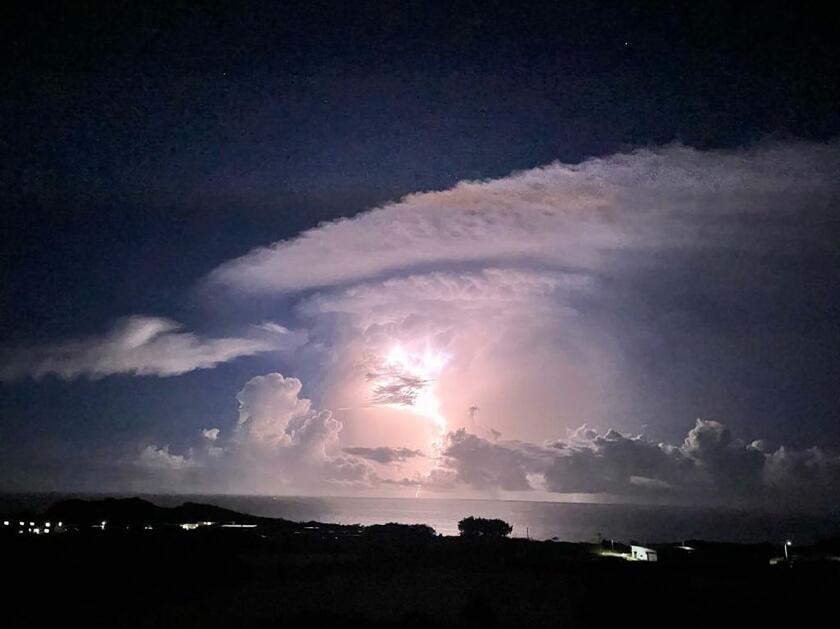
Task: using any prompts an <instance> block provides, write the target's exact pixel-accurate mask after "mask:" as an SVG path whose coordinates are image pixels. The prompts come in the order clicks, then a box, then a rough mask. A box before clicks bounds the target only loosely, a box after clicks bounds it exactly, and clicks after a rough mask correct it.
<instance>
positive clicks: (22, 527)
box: [3, 520, 64, 535]
mask: <svg viewBox="0 0 840 629" xmlns="http://www.w3.org/2000/svg"><path fill="white" fill-rule="evenodd" d="M11 525H12V523H11V521H9V520H3V526H11ZM63 525H64V523H63V522H59V523H58V524H57V526H56V527H53V525H52V522H44V523H43V525H36V523H35V522H27V521H25V520H19V521H18V533H32V534H34V535H42V534H47V533H50V532H53V531H55V530H56V529H59V528H61V527H62V526H63Z"/></svg>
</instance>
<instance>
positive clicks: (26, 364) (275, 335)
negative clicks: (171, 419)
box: [0, 316, 302, 381]
mask: <svg viewBox="0 0 840 629" xmlns="http://www.w3.org/2000/svg"><path fill="white" fill-rule="evenodd" d="M301 341H302V338H301V336H300V335H299V334H293V333H289V332H288V331H287V330H285V328H283V331H282V332H280V331H277V330H265V329H263V330H260V331H258V333H254V334H251V335H250V336H247V337H223V338H204V337H201V336H198V335H196V334H194V333H192V332H186V331H183V330H182V328H181V326H180V325H179V324H178V323H176V322H175V321H172V320H171V319H165V318H161V317H147V316H131V317H126V318H124V319H120V320H119V321H117V322H116V323H115V324H114V325H113V326H112V327H111V329H110V330H109V331H108V332H107V333H105V334H103V335H100V336H90V337H86V338H82V339H76V340H71V341H65V342H63V343H55V344H49V345H36V346H30V347H19V348H16V349H12V350H8V351H7V352H5V355H4V356H3V358H2V362H0V380H3V381H10V380H17V379H20V378H25V377H32V378H36V379H37V378H42V377H44V376H47V375H54V376H57V377H59V378H62V379H65V380H71V379H74V378H79V377H88V378H94V379H95V378H102V377H105V376H110V375H114V374H132V375H138V376H175V375H179V374H182V373H186V372H188V371H193V370H195V369H208V368H211V367H215V366H216V365H218V364H220V363H225V362H228V361H231V360H234V359H236V358H239V357H241V356H253V355H255V354H259V353H263V352H269V351H276V350H279V349H284V348H289V347H294V346H295V344H299V343H300V342H301Z"/></svg>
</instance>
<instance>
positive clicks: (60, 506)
mask: <svg viewBox="0 0 840 629" xmlns="http://www.w3.org/2000/svg"><path fill="white" fill-rule="evenodd" d="M44 515H45V516H46V517H48V518H50V519H53V520H60V521H63V522H66V523H68V524H75V525H93V524H98V523H100V522H102V521H106V522H108V523H109V524H125V525H141V524H185V523H189V522H214V523H236V524H272V525H274V526H278V525H283V524H285V525H288V526H290V527H291V526H296V525H295V523H293V522H289V521H287V520H279V519H272V518H261V517H258V516H254V515H248V514H245V513H238V512H236V511H232V510H230V509H224V508H222V507H216V506H214V505H205V504H198V503H195V502H186V503H184V504H182V505H180V506H177V507H172V508H169V507H160V506H158V505H156V504H153V503H151V502H149V501H148V500H143V499H142V498H104V499H102V500H81V499H72V500H64V501H61V502H58V503H56V504H54V505H52V506H51V507H50V508H49V509H47V511H46V512H45V514H44Z"/></svg>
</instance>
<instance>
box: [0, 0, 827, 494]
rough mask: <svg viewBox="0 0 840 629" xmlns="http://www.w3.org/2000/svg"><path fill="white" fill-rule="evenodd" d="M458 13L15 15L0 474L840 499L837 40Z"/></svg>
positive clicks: (791, 22)
mask: <svg viewBox="0 0 840 629" xmlns="http://www.w3.org/2000/svg"><path fill="white" fill-rule="evenodd" d="M454 4H455V3H436V2H400V3H384V2H379V3H377V2H352V3H334V2H319V1H311V2H305V3H303V2H301V3H295V2H290V3H239V2H214V3H207V4H201V3H180V2H167V3H130V2H108V3H96V2H84V3H82V2H79V3H69V4H68V5H67V6H55V5H54V3H53V4H47V3H44V4H40V3H32V2H27V3H18V4H17V5H16V6H15V5H8V6H4V8H3V9H2V14H0V47H2V59H3V63H2V64H0V92H2V99H0V206H1V207H2V211H0V229H1V230H2V234H3V238H2V240H0V348H2V354H1V355H0V358H1V359H2V360H0V489H9V490H68V489H85V490H96V491H111V490H118V491H128V490H134V489H142V490H151V491H157V490H165V491H169V490H172V491H179V490H197V491H239V492H252V491H253V492H271V493H274V492H276V493H287V492H321V493H344V492H352V491H360V492H365V493H368V494H383V493H388V492H392V493H394V492H396V493H399V492H403V491H404V492H407V493H406V495H414V493H415V492H416V491H417V489H418V488H420V487H422V488H423V489H424V491H429V492H435V491H439V492H443V493H445V492H448V493H445V495H493V496H498V495H508V494H506V493H504V492H511V493H510V495H514V494H515V495H517V496H534V497H540V498H545V497H546V496H548V497H551V496H557V495H565V494H577V493H595V494H599V493H603V494H617V495H626V496H628V497H629V498H632V499H640V500H642V499H653V498H651V497H652V496H654V497H655V499H657V500H666V501H667V500H674V501H680V500H686V499H688V498H687V497H691V496H697V495H700V496H702V497H703V499H706V500H709V501H710V502H717V501H730V502H734V503H737V504H746V503H747V500H748V497H750V496H751V497H755V495H756V494H757V493H758V494H761V496H762V499H764V500H766V501H768V502H771V503H772V504H775V505H778V504H782V505H789V506H790V507H791V508H794V507H798V506H801V505H800V503H803V504H805V503H807V506H811V505H812V503H813V504H816V505H822V504H824V503H825V501H826V500H827V499H828V498H831V497H832V496H836V495H837V491H838V490H840V458H838V453H840V422H838V416H837V404H838V395H837V382H838V376H840V332H838V330H840V328H839V327H838V325H837V320H838V309H840V290H838V279H840V278H838V270H840V264H838V263H840V259H838V258H840V255H839V254H838V251H837V249H836V242H838V240H837V238H838V237H840V224H838V219H837V210H838V200H840V184H838V183H836V182H835V181H834V180H835V179H838V177H837V175H838V174H840V171H838V170H837V169H838V167H840V157H838V155H840V145H838V143H837V139H836V138H837V137H838V135H840V106H838V104H840V81H838V78H837V77H840V43H838V42H840V28H838V26H840V23H838V21H837V19H836V18H833V17H831V16H830V15H829V14H828V13H825V14H821V13H820V12H818V11H817V10H815V9H814V8H813V7H812V8H809V9H807V10H806V9H798V8H795V5H794V4H790V3H788V4H776V3H737V4H738V6H732V5H733V4H735V3H714V2H712V3H690V6H688V4H689V3H685V4H683V3H601V2H534V3H529V4H528V5H527V6H526V5H522V4H521V3H502V2H491V3H483V2H482V3H478V2H476V3H466V2H464V3H457V4H458V8H455V7H454V6H453V5H454ZM592 158H602V161H597V160H596V161H594V162H593V161H591V160H592ZM552 164H554V167H552V166H551V165H552ZM558 164H566V165H580V166H576V167H574V168H572V167H569V168H571V170H563V167H560V166H559V165H558ZM552 168H554V170H552ZM535 169H542V170H535ZM517 173H520V174H521V175H519V178H517V176H518V175H517ZM570 173H571V174H570ZM465 181H471V182H483V183H474V184H468V185H467V187H463V186H464V184H461V187H456V186H459V182H465ZM686 182H690V184H687V183H686ZM683 186H684V187H683ZM435 191H442V192H441V193H440V194H427V195H422V194H418V193H434V192H435ZM446 191H450V192H446ZM406 195H414V196H409V197H407V196H406ZM382 207H385V208H386V209H385V210H380V211H379V213H378V214H376V213H375V214H373V215H369V214H363V213H364V212H366V211H369V210H371V209H374V208H382ZM569 208H571V209H569ZM675 208H676V209H675ZM555 211H556V214H555ZM351 217H356V218H355V219H354V220H353V221H344V222H340V223H334V224H331V225H326V226H322V227H318V226H319V225H322V224H324V223H325V222H330V221H336V220H337V219H342V218H351ZM313 228H315V231H312V232H309V234H308V235H307V236H306V237H305V238H299V234H301V233H302V232H304V231H305V230H311V229H313ZM282 241H286V244H285V245H277V244H275V243H281V242H282ZM392 244H393V245H394V247H393V248H394V250H393V251H392V250H390V249H389V247H390V246H391V245H392ZM261 247H263V248H267V249H258V248H261ZM243 256H244V257H243ZM512 296H513V297H512ZM176 322H177V323H176ZM281 326H282V327H281ZM279 374H282V376H281V375H279ZM304 398H305V399H308V400H311V404H310V403H309V402H305V401H304ZM473 406H474V407H476V408H477V409H478V410H475V411H473V412H472V413H471V412H470V411H469V409H470V407H473ZM321 409H324V410H321ZM327 409H329V410H327ZM330 411H331V412H332V414H331V413H330ZM697 418H702V419H701V420H700V421H699V422H698V421H697ZM583 424H586V426H585V427H583V428H579V427H581V426H582V425H583ZM610 429H614V430H613V431H612V432H610ZM213 430H216V432H215V433H213V432H212V431H213ZM202 431H204V432H202ZM641 435H644V436H641ZM756 440H761V442H758V441H756ZM814 447H816V449H814ZM688 468H690V469H689V472H685V470H686V469H688ZM733 478H734V479H735V480H734V481H733V480H732V479H733ZM756 487H760V488H761V489H760V491H758V492H757V491H756ZM476 492H477V493H476ZM657 492H658V493H657ZM663 496H664V497H663ZM792 496H798V498H793V497H792ZM802 496H804V498H802Z"/></svg>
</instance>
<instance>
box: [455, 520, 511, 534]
mask: <svg viewBox="0 0 840 629" xmlns="http://www.w3.org/2000/svg"><path fill="white" fill-rule="evenodd" d="M458 530H459V531H460V532H461V535H463V536H464V537H506V536H508V535H510V534H511V531H513V527H512V526H511V525H510V524H508V523H507V522H505V521H504V520H499V519H496V518H492V519H490V518H476V517H474V516H470V517H468V518H464V519H463V520H461V521H460V522H458Z"/></svg>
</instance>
